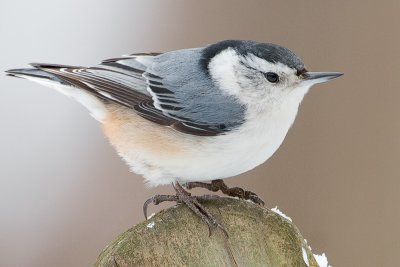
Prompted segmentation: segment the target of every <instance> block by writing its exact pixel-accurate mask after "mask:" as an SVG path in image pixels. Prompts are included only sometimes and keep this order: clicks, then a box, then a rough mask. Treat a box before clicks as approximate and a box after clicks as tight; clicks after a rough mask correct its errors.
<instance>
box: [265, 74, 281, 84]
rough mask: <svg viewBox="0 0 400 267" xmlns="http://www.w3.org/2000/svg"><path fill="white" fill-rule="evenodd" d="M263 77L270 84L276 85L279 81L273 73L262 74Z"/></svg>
mask: <svg viewBox="0 0 400 267" xmlns="http://www.w3.org/2000/svg"><path fill="white" fill-rule="evenodd" d="M264 76H265V78H267V80H268V81H269V82H271V83H277V82H278V81H279V76H278V74H276V73H275V72H267V73H264Z"/></svg>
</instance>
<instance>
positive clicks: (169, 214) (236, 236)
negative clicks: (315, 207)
mask: <svg viewBox="0 0 400 267" xmlns="http://www.w3.org/2000/svg"><path fill="white" fill-rule="evenodd" d="M202 203H203V204H204V206H205V207H206V208H207V209H209V211H210V212H211V213H212V214H214V215H215V216H216V217H217V218H218V219H219V221H220V222H221V223H222V224H223V225H224V226H225V229H226V230H227V232H228V234H229V238H226V236H225V235H224V233H223V232H222V231H221V230H219V229H215V230H214V231H213V232H212V234H211V236H209V230H208V227H207V225H206V224H205V223H203V222H202V221H200V219H199V218H198V217H197V216H195V215H194V214H193V212H192V211H190V210H189V209H188V208H187V207H186V206H185V205H178V206H175V207H172V208H169V209H166V210H163V211H161V212H159V213H157V214H156V215H154V216H153V217H152V218H150V219H149V220H147V221H144V222H142V223H140V224H138V225H136V226H134V227H132V228H131V229H129V230H128V231H126V232H125V233H123V234H121V235H120V236H119V237H117V238H116V239H115V240H114V241H113V242H112V243H111V244H109V245H108V246H107V247H106V248H105V249H104V250H103V251H102V253H101V254H100V255H99V257H98V258H97V261H96V263H95V264H94V266H102V267H103V266H274V267H276V266H318V264H317V262H316V260H315V259H314V256H313V254H312V252H311V251H310V248H309V246H308V245H307V244H306V242H305V240H304V238H303V237H302V236H301V234H300V232H299V230H298V229H297V227H296V226H295V225H294V224H293V223H292V222H291V221H290V220H288V219H285V218H284V217H282V216H281V215H279V214H277V213H275V212H273V211H271V210H269V209H267V208H264V207H261V206H259V205H256V204H253V203H250V202H247V201H244V200H238V199H232V198H220V199H219V200H212V201H205V202H202Z"/></svg>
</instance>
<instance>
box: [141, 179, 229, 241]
mask: <svg viewBox="0 0 400 267" xmlns="http://www.w3.org/2000/svg"><path fill="white" fill-rule="evenodd" d="M174 189H175V191H176V195H155V196H153V197H151V198H149V199H148V200H146V202H144V204H143V212H144V216H145V217H146V219H147V207H148V206H149V204H150V203H153V204H154V205H158V204H160V203H162V202H165V201H174V202H178V203H184V204H185V205H186V206H188V207H189V209H191V210H192V211H193V212H194V213H195V214H196V215H197V216H199V217H200V218H201V220H202V221H203V222H205V223H206V224H207V226H208V229H209V235H211V233H212V230H213V229H215V228H219V229H221V230H222V232H223V233H224V234H225V236H226V237H229V236H228V233H227V231H226V230H225V228H224V226H223V225H222V224H221V223H220V222H219V221H218V220H217V219H216V218H215V217H214V216H213V215H212V214H211V213H210V212H209V211H208V210H207V209H206V208H205V207H204V206H203V205H201V204H200V201H204V200H213V199H218V198H219V196H217V195H204V196H192V195H191V194H190V193H189V192H187V191H186V190H185V189H184V188H183V187H182V186H181V185H180V184H179V183H178V182H177V183H175V185H174Z"/></svg>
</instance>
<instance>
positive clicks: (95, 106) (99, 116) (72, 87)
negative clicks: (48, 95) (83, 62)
mask: <svg viewBox="0 0 400 267" xmlns="http://www.w3.org/2000/svg"><path fill="white" fill-rule="evenodd" d="M30 65H31V66H32V67H34V68H26V69H11V70H7V71H6V75H7V76H11V77H18V78H24V79H27V80H30V81H33V82H37V83H40V84H42V85H45V86H47V87H51V88H53V89H56V90H57V91H59V92H61V93H62V94H64V95H67V96H69V97H72V98H73V99H75V100H77V101H78V102H80V103H81V104H82V105H83V106H85V107H86V108H87V109H88V110H89V111H90V113H91V115H92V116H93V117H94V118H95V119H96V120H98V121H103V120H104V118H105V117H106V114H107V110H106V107H105V102H104V101H102V99H101V98H99V97H98V96H96V94H95V92H94V91H93V89H91V88H88V87H87V86H86V87H84V86H82V85H80V84H78V83H77V82H76V81H73V80H70V79H68V78H66V77H62V76H60V75H56V74H53V73H51V72H48V71H45V70H43V69H41V67H42V66H46V68H52V67H54V68H63V67H65V68H71V69H72V68H74V69H75V68H82V67H72V66H63V65H51V64H35V63H33V64H30Z"/></svg>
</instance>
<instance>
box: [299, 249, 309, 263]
mask: <svg viewBox="0 0 400 267" xmlns="http://www.w3.org/2000/svg"><path fill="white" fill-rule="evenodd" d="M301 252H302V254H303V260H304V262H305V263H306V265H307V266H310V262H309V261H308V256H307V251H306V249H305V248H303V247H302V248H301Z"/></svg>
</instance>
